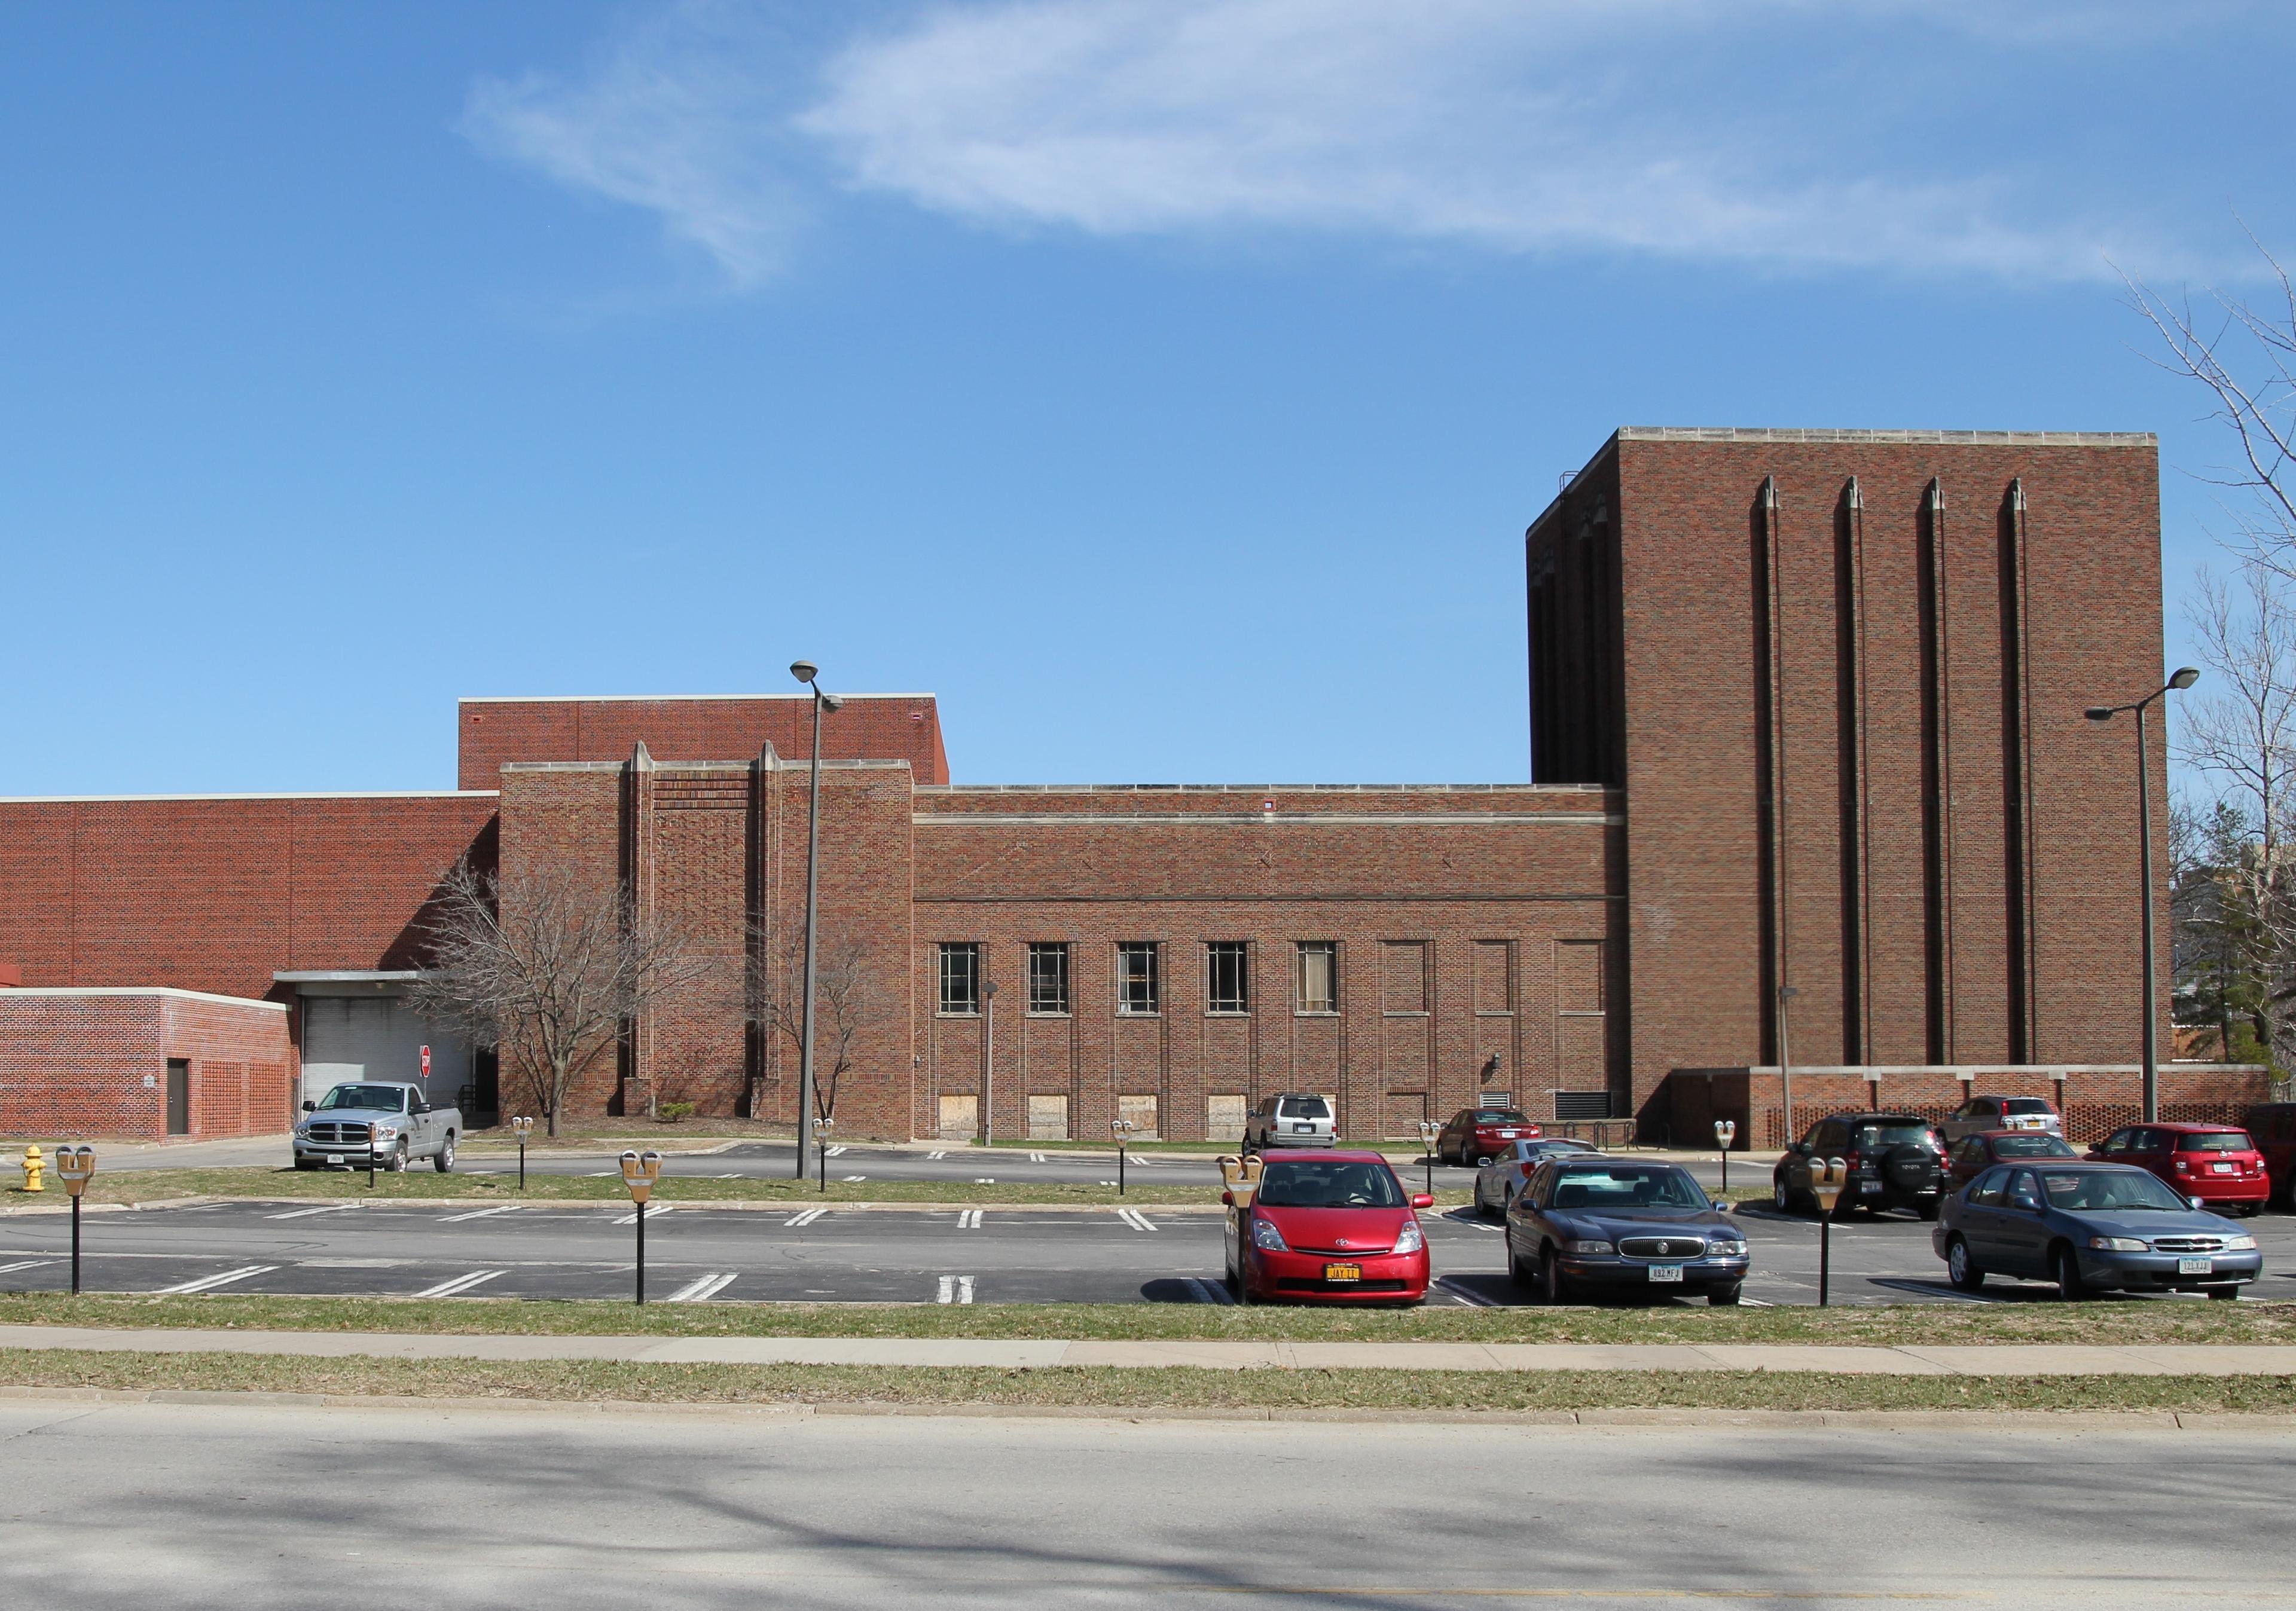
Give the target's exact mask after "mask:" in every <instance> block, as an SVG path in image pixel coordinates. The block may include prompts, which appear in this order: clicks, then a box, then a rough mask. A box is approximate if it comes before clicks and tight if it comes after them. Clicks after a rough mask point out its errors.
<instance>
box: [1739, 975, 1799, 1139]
mask: <svg viewBox="0 0 2296 1611" xmlns="http://www.w3.org/2000/svg"><path fill="white" fill-rule="evenodd" d="M1800 994H1801V992H1800V989H1799V988H1797V987H1796V986H1794V985H1779V986H1778V1106H1779V1107H1781V1108H1784V1109H1785V1121H1786V1138H1785V1139H1786V1145H1787V1146H1789V1147H1791V1146H1792V1145H1793V1139H1794V1122H1793V1051H1792V1043H1790V1042H1789V1041H1788V1039H1787V1038H1786V1020H1787V1018H1788V1017H1789V1016H1790V1015H1791V1013H1792V1009H1793V999H1794V997H1796V996H1798V995H1800ZM1748 1144H1749V1145H1751V1141H1750V1142H1749V1143H1748Z"/></svg>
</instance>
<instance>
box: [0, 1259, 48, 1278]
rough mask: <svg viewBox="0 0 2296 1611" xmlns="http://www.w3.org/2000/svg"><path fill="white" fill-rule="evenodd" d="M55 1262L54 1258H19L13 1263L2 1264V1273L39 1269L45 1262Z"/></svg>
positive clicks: (0, 1267)
mask: <svg viewBox="0 0 2296 1611" xmlns="http://www.w3.org/2000/svg"><path fill="white" fill-rule="evenodd" d="M55 1262H56V1261H55V1260H53V1259H44V1258H28V1259H18V1260H17V1261H16V1262H15V1263H12V1264H0V1275H13V1274H14V1273H15V1272H17V1271H19V1270H37V1269H38V1268H39V1267H40V1266H41V1265H43V1264H53V1263H55Z"/></svg>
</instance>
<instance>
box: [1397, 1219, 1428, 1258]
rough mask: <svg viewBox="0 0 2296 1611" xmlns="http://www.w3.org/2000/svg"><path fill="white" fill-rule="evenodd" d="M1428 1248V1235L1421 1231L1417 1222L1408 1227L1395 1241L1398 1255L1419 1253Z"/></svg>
mask: <svg viewBox="0 0 2296 1611" xmlns="http://www.w3.org/2000/svg"><path fill="white" fill-rule="evenodd" d="M1426 1246H1427V1233H1426V1232H1425V1231H1422V1230H1420V1228H1419V1222H1418V1221H1417V1220H1414V1221H1412V1222H1411V1223H1409V1224H1408V1225H1406V1226H1405V1227H1404V1228H1403V1234H1402V1235H1400V1236H1398V1237H1397V1238H1396V1239H1395V1251H1396V1252H1398V1253H1417V1252H1418V1251H1419V1250H1420V1249H1422V1248H1423V1247H1426Z"/></svg>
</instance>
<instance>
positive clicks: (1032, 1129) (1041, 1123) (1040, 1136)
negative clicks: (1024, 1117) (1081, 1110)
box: [1029, 1096, 1069, 1141]
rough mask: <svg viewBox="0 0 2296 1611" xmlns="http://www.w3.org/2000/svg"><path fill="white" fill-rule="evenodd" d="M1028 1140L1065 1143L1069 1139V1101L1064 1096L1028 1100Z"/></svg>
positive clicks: (1035, 1097)
mask: <svg viewBox="0 0 2296 1611" xmlns="http://www.w3.org/2000/svg"><path fill="white" fill-rule="evenodd" d="M1068 1139H1069V1100H1068V1098H1066V1097H1064V1096H1032V1097H1030V1098H1029V1140H1030V1141H1067V1140H1068Z"/></svg>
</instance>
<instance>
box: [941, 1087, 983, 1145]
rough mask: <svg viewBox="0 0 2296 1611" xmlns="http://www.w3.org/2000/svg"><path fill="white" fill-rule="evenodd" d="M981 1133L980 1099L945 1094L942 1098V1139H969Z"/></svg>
mask: <svg viewBox="0 0 2296 1611" xmlns="http://www.w3.org/2000/svg"><path fill="white" fill-rule="evenodd" d="M979 1134H980V1098H979V1097H977V1096H945V1097H943V1098H941V1100H940V1139H941V1140H942V1141H971V1140H972V1139H973V1137H975V1136H977V1135H979Z"/></svg>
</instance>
